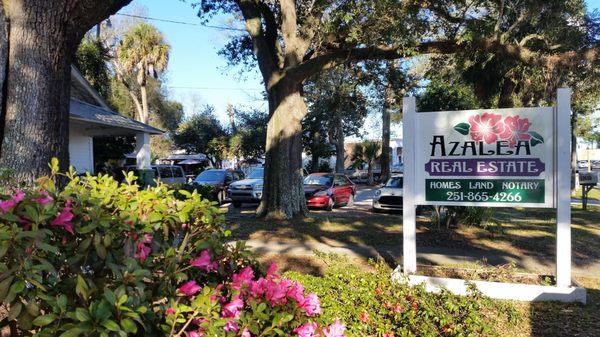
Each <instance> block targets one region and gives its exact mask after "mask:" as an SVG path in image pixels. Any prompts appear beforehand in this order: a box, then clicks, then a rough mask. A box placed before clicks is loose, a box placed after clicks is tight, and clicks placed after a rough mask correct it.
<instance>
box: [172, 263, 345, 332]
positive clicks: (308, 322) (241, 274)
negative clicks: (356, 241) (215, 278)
mask: <svg viewBox="0 0 600 337" xmlns="http://www.w3.org/2000/svg"><path fill="white" fill-rule="evenodd" d="M201 259H202V261H201V262H200V261H196V262H192V265H196V266H200V267H201V268H205V270H211V269H212V264H213V261H212V260H211V258H210V256H209V255H208V253H206V254H204V257H201ZM276 268H277V267H276V265H274V264H273V265H271V267H270V268H269V270H268V271H267V272H266V274H264V276H261V275H255V270H253V269H252V268H251V267H249V266H248V267H244V268H243V269H241V270H239V271H238V272H237V273H235V274H233V275H232V277H231V280H227V281H225V282H223V283H220V284H218V285H216V286H204V287H202V286H200V285H198V284H197V283H196V282H195V281H190V282H187V283H185V284H183V285H182V286H181V287H180V288H179V289H178V291H179V294H180V297H179V298H178V299H176V300H171V302H170V303H169V305H170V306H169V308H168V309H167V313H168V316H167V324H165V325H163V330H164V331H165V332H168V333H169V336H180V335H182V334H184V333H185V334H186V335H187V336H191V337H198V336H242V337H250V336H291V335H298V336H300V337H313V336H317V335H320V336H325V337H343V336H344V334H343V332H344V330H345V326H344V325H343V324H341V323H340V322H339V320H337V319H336V320H335V321H334V323H333V324H331V325H325V324H322V322H323V321H322V320H321V318H320V317H319V315H320V313H321V306H320V301H319V298H318V297H317V296H316V295H315V294H314V293H310V294H307V293H305V291H304V288H303V286H302V284H301V283H299V282H292V281H291V280H289V279H286V278H282V277H281V276H279V274H278V273H277V271H276Z"/></svg>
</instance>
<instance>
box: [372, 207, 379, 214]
mask: <svg viewBox="0 0 600 337" xmlns="http://www.w3.org/2000/svg"><path fill="white" fill-rule="evenodd" d="M371 212H373V213H381V210H380V209H379V208H375V207H372V208H371Z"/></svg>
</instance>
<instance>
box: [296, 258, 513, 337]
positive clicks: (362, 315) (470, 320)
mask: <svg viewBox="0 0 600 337" xmlns="http://www.w3.org/2000/svg"><path fill="white" fill-rule="evenodd" d="M328 265H329V268H328V269H327V270H326V272H325V275H324V276H323V277H317V276H311V275H305V274H300V273H296V272H288V273H286V274H285V276H287V277H289V278H290V279H292V280H295V281H299V282H301V283H302V284H303V285H304V286H305V288H306V289H307V291H312V292H314V293H316V294H317V295H318V296H319V298H320V299H321V306H322V308H323V317H322V319H323V320H324V321H330V320H332V319H334V318H338V317H339V319H340V320H341V321H343V322H345V324H346V326H347V333H346V336H357V337H358V336H384V337H390V336H438V335H441V336H490V335H497V334H498V333H497V332H495V331H494V329H493V327H492V326H491V323H490V322H492V321H493V320H496V319H498V317H497V313H496V314H495V315H496V316H494V317H488V314H487V313H490V312H492V310H493V309H495V311H499V312H502V313H506V314H507V315H509V314H511V313H513V312H514V309H512V308H511V307H508V306H505V305H504V304H496V303H494V302H492V301H491V300H489V299H487V298H484V297H482V296H481V295H480V294H479V293H478V292H476V291H472V292H471V293H470V294H469V295H468V296H465V297H463V296H455V295H452V294H450V293H448V292H446V291H443V292H441V293H438V294H432V293H428V292H426V291H425V289H424V287H423V286H417V287H410V286H407V285H404V284H398V283H394V282H393V281H392V280H391V278H390V275H391V272H392V270H391V269H390V268H389V267H387V266H386V265H384V264H382V263H378V264H374V265H373V266H374V267H375V270H376V271H375V272H365V271H361V270H360V269H359V268H358V267H355V266H352V265H350V264H348V263H345V262H344V261H342V260H340V259H339V258H336V259H335V260H333V261H330V262H329V263H328ZM497 306H502V307H501V308H499V309H498V307H497ZM490 316H491V315H490Z"/></svg>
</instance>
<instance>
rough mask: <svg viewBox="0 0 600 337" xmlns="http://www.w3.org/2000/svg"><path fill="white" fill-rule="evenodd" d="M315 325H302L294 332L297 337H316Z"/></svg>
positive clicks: (310, 323) (309, 323)
mask: <svg viewBox="0 0 600 337" xmlns="http://www.w3.org/2000/svg"><path fill="white" fill-rule="evenodd" d="M316 330H317V323H312V322H308V323H304V324H302V325H301V326H299V327H297V328H296V329H294V332H295V333H297V334H298V336H299V337H315V336H317V333H316Z"/></svg>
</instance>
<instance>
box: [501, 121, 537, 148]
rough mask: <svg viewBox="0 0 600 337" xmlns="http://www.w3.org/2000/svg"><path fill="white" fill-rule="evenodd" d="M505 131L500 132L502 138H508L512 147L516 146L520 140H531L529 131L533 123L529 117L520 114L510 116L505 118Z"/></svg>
mask: <svg viewBox="0 0 600 337" xmlns="http://www.w3.org/2000/svg"><path fill="white" fill-rule="evenodd" d="M504 125H505V128H504V131H503V132H502V133H500V138H501V139H503V140H508V144H509V146H510V147H515V146H516V145H517V142H518V141H520V140H524V141H527V140H530V139H531V135H530V134H529V133H527V132H528V131H529V127H530V126H531V123H529V119H527V118H520V117H519V116H509V117H506V118H505V119H504Z"/></svg>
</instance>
